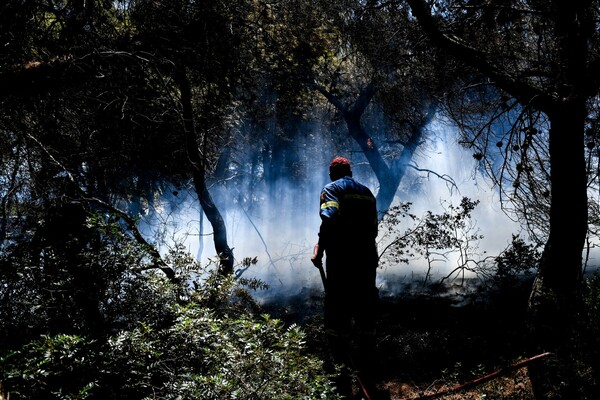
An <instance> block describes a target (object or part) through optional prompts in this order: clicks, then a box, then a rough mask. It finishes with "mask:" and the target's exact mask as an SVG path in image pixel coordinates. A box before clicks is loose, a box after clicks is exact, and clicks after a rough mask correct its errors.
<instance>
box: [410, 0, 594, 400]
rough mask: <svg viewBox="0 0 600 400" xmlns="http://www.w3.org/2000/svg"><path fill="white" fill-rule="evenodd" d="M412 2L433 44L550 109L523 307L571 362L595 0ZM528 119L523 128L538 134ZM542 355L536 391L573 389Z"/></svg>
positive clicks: (511, 95) (542, 343)
mask: <svg viewBox="0 0 600 400" xmlns="http://www.w3.org/2000/svg"><path fill="white" fill-rule="evenodd" d="M408 3H409V4H410V6H411V9H412V11H413V13H414V15H415V16H416V18H417V19H418V20H419V22H420V23H421V25H422V27H423V29H424V30H425V31H426V32H427V33H428V34H429V37H430V39H431V41H432V42H433V43H434V44H435V45H437V46H440V47H441V48H443V49H445V50H446V51H448V52H449V53H450V54H452V55H453V56H455V57H457V58H458V59H460V60H461V61H462V62H464V63H465V64H467V65H469V66H470V67H472V68H473V69H474V70H476V71H478V72H480V73H481V74H483V75H485V76H487V77H488V79H489V80H488V81H482V84H484V85H490V86H494V87H496V88H498V89H499V90H501V91H502V93H505V94H506V96H508V98H507V99H506V100H509V99H510V100H512V101H514V102H516V103H518V104H519V106H520V107H522V108H523V109H526V110H530V111H531V112H542V113H543V114H544V115H545V118H547V121H548V131H547V148H548V158H549V159H548V165H549V170H548V171H547V173H548V179H549V183H550V188H549V192H548V193H547V196H549V198H550V203H549V219H548V221H547V222H548V236H547V241H546V243H545V247H544V251H543V254H542V257H541V261H540V264H539V267H538V274H537V277H536V281H535V284H534V287H533V290H532V293H531V298H530V304H529V309H530V316H531V321H532V327H533V338H534V342H535V344H536V346H538V347H539V348H542V349H547V350H550V351H556V352H557V354H558V356H559V357H560V358H561V360H562V361H563V362H565V363H564V364H563V365H564V366H566V365H569V364H568V363H567V362H566V361H565V360H568V354H567V350H566V348H567V346H566V344H567V342H568V338H569V335H570V334H571V333H572V331H571V328H573V323H574V316H575V315H576V313H575V311H576V310H577V306H578V304H579V296H580V290H581V283H582V282H581V278H582V250H583V246H584V242H585V238H586V232H587V219H588V199H587V187H588V186H587V182H588V179H587V171H586V159H585V149H586V147H585V141H584V139H585V124H586V117H587V115H588V102H589V101H590V100H592V99H593V98H595V97H596V96H597V95H598V88H599V86H600V85H599V79H598V73H597V72H598V65H599V63H600V58H598V49H599V47H598V46H599V45H598V31H597V25H596V23H597V18H598V9H599V8H598V4H597V2H595V1H581V2H569V1H548V2H525V3H520V2H519V3H517V2H508V3H503V4H494V3H490V2H471V3H468V4H467V3H463V2H453V1H447V2H446V1H441V2H434V3H426V2H424V1H420V0H409V1H408ZM509 104H510V102H508V103H507V102H504V105H505V106H508V105H509ZM529 128H530V130H528V131H527V132H525V135H532V134H534V133H535V131H534V130H533V129H534V128H535V127H534V126H530V127H529ZM513 145H516V143H508V146H513ZM523 161H526V160H523ZM523 165H527V163H525V162H524V163H523ZM521 184H526V182H521ZM542 364H543V365H544V366H545V367H547V368H545V369H541V368H532V378H533V380H534V386H535V389H536V395H537V396H538V397H539V398H551V396H552V395H553V393H555V395H558V396H561V398H576V397H574V396H576V393H575V391H576V388H575V387H574V386H575V385H574V384H573V381H571V382H570V383H571V385H565V386H563V387H561V386H560V384H559V383H557V379H558V377H557V376H556V375H552V374H550V375H545V376H543V377H542V372H544V373H548V372H549V371H550V369H549V363H546V362H544V363H540V364H538V365H542ZM567 368H568V367H565V370H566V369H567ZM565 370H563V371H562V372H563V373H565V372H566V371H565ZM555 372H556V371H555ZM556 393H558V394H556Z"/></svg>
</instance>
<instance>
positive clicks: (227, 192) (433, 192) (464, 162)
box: [145, 123, 519, 296]
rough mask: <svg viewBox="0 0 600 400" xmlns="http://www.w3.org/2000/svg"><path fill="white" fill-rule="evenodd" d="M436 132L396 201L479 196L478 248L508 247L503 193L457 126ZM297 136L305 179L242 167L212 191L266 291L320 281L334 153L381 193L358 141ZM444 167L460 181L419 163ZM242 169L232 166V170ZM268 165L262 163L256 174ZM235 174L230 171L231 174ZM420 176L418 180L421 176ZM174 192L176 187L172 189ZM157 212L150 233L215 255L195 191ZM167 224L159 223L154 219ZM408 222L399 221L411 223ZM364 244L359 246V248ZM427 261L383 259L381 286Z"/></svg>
mask: <svg viewBox="0 0 600 400" xmlns="http://www.w3.org/2000/svg"><path fill="white" fill-rule="evenodd" d="M430 129H431V130H433V131H434V135H430V136H429V137H430V138H433V137H435V138H436V139H435V140H434V141H433V142H431V141H429V142H428V144H427V145H426V147H423V148H421V149H419V153H418V155H417V156H416V157H415V158H414V159H413V163H414V164H415V166H416V167H418V168H419V170H420V172H417V171H416V169H415V171H414V172H412V173H410V174H408V175H407V176H406V177H405V178H404V180H403V182H402V183H401V185H400V188H399V190H398V193H397V197H396V202H399V201H402V202H405V201H410V202H412V204H413V206H412V209H411V212H413V213H414V214H417V215H422V214H423V213H424V212H425V211H427V210H431V211H433V212H441V203H442V201H450V202H452V204H454V205H458V204H459V202H460V199H461V198H462V197H463V196H467V197H469V198H471V199H473V200H479V201H480V204H479V206H478V207H477V208H476V209H475V211H474V213H473V220H474V221H475V222H476V226H477V227H478V228H479V230H480V234H482V235H483V236H484V239H483V240H482V241H481V243H480V249H481V251H482V252H483V251H486V252H487V254H491V255H496V254H498V253H499V252H500V251H501V250H503V249H504V248H506V246H507V245H508V244H509V242H510V240H511V234H512V233H518V231H519V228H518V226H517V224H515V223H514V222H512V221H510V219H509V218H508V217H507V216H506V215H505V214H504V213H503V212H502V211H501V210H500V206H499V201H498V195H497V192H496V191H495V189H494V188H492V187H491V186H490V184H489V182H488V181H487V180H486V179H485V178H484V177H483V176H482V175H481V174H480V173H479V172H478V170H477V165H476V161H475V160H474V159H473V157H472V154H471V152H469V151H468V150H465V149H463V148H461V147H459V146H458V145H457V144H456V138H457V133H456V132H454V131H452V130H451V129H450V128H448V127H446V126H443V125H441V124H437V123H434V124H432V125H431V126H430ZM318 134H319V132H313V133H312V134H309V135H307V137H306V138H305V140H306V142H309V141H314V140H318ZM316 148H318V149H320V150H319V151H315V150H314V149H315V146H308V145H304V144H302V143H300V144H299V145H298V146H297V154H296V155H295V157H296V160H297V162H296V164H295V165H296V168H295V170H294V173H295V174H300V175H303V177H302V179H301V180H299V179H294V178H293V177H286V176H285V173H284V174H283V178H282V177H279V179H278V180H277V181H276V182H267V181H266V180H264V179H263V180H262V181H259V182H257V181H253V180H252V179H255V178H256V176H248V175H247V176H242V175H238V176H237V177H236V179H235V184H231V183H229V184H226V186H224V187H223V186H219V185H214V186H213V187H212V188H211V193H212V195H213V197H214V201H215V203H216V205H217V206H218V207H219V209H220V211H221V213H222V214H223V217H224V219H225V221H226V226H227V233H228V238H229V245H230V247H232V248H233V251H234V254H235V257H236V264H239V263H240V262H241V260H242V259H243V258H244V257H251V258H253V257H257V258H258V263H257V264H256V265H253V266H251V267H250V268H248V269H247V270H245V271H243V276H244V277H247V278H251V277H254V278H258V279H261V280H263V281H264V282H266V283H267V284H269V286H270V289H269V290H268V292H269V293H268V294H266V295H273V296H277V295H282V294H284V295H285V294H288V295H295V294H297V293H299V292H300V291H302V290H303V289H307V288H308V289H313V288H320V287H321V281H320V276H319V273H318V270H317V269H316V268H314V267H313V266H312V264H311V263H310V255H311V253H312V249H313V246H314V244H315V243H316V241H317V239H318V237H317V233H318V229H319V224H320V220H319V215H318V211H319V193H320V190H321V188H322V187H323V185H325V184H326V183H327V182H328V170H327V168H328V162H329V161H330V160H331V158H332V157H334V156H338V155H341V156H346V157H348V158H350V160H351V161H352V163H353V171H354V176H355V177H356V178H357V179H358V180H359V181H361V182H362V183H364V184H366V185H367V186H369V187H370V188H371V190H372V191H373V192H374V193H376V192H377V187H376V186H375V185H376V180H375V179H374V175H373V173H372V171H371V169H370V167H369V166H368V163H367V162H366V160H365V159H364V157H363V158H361V157H362V155H361V153H360V152H359V151H357V149H352V148H348V149H341V150H340V149H333V148H331V147H330V146H329V147H328V146H326V145H322V146H316ZM426 170H429V171H432V172H435V173H436V174H439V175H442V174H443V175H446V176H448V177H450V178H452V180H453V181H454V182H455V184H456V187H451V186H449V185H448V182H447V181H444V180H443V179H441V178H440V177H438V176H436V175H434V174H429V175H427V174H426V173H425V172H422V171H426ZM237 172H239V171H237V170H234V171H232V173H237ZM262 173H263V172H262V171H260V170H258V172H257V174H259V175H260V174H262ZM232 181H233V179H232ZM416 182H418V183H416ZM174 192H175V190H174ZM163 203H164V204H165V206H163V208H162V209H161V210H160V211H161V212H160V214H158V215H152V218H151V219H146V220H145V221H146V223H147V226H146V232H147V234H148V235H154V236H156V235H157V234H159V233H160V235H161V236H160V237H159V238H157V239H160V240H157V243H161V242H162V243H165V245H164V246H163V248H162V249H163V250H164V249H165V248H166V247H167V245H168V243H173V242H174V241H183V242H184V243H185V244H186V247H187V249H188V251H189V252H190V253H191V254H193V255H195V256H197V257H198V258H199V260H200V261H201V262H202V263H207V262H208V260H209V259H215V257H216V255H215V253H214V245H213V242H212V240H213V238H212V236H211V232H212V228H211V226H210V224H209V223H208V221H206V220H205V219H204V218H203V217H201V215H202V213H201V210H200V207H199V205H198V203H197V202H196V201H195V195H194V194H193V193H190V192H186V191H177V192H176V195H175V194H173V193H168V195H166V196H165V197H164V199H163ZM159 226H161V227H163V228H165V229H160V230H158V229H156V227H159ZM406 228H407V227H401V229H406ZM357 251H359V249H357ZM454 267H455V260H452V259H450V260H448V262H447V263H445V264H442V263H438V264H436V265H435V268H436V269H435V270H434V271H432V272H433V274H434V276H438V277H439V276H443V275H445V274H447V273H448V272H449V271H450V270H452V269H453V268H454ZM425 268H426V267H425V265H424V263H422V262H414V263H410V264H409V265H406V264H400V265H382V266H381V267H380V270H379V274H378V276H379V278H378V281H379V286H380V287H381V289H382V291H386V290H388V291H393V290H396V289H395V288H397V287H398V284H399V283H407V280H411V279H415V277H417V276H422V274H423V273H424V269H425Z"/></svg>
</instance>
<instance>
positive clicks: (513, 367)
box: [400, 352, 552, 400]
mask: <svg viewBox="0 0 600 400" xmlns="http://www.w3.org/2000/svg"><path fill="white" fill-rule="evenodd" d="M550 354H552V353H549V352H547V353H542V354H538V355H537V356H533V357H530V358H528V359H526V360H523V361H519V362H517V363H515V364H513V365H511V366H509V367H506V368H502V369H499V370H498V371H495V372H492V373H491V374H488V375H485V376H483V377H481V378H477V379H474V380H472V381H469V382H466V383H462V384H460V385H456V386H454V387H452V388H450V389H446V390H440V391H438V392H435V393H432V394H425V395H421V396H418V397H403V398H401V399H400V400H426V399H427V400H428V399H435V398H438V397H440V396H445V395H447V394H450V393H454V392H459V391H462V390H466V389H470V388H472V387H475V386H478V385H481V384H482V383H485V382H488V381H491V380H493V379H495V378H498V377H499V376H502V375H505V374H507V373H509V372H511V371H516V370H518V369H520V368H523V367H524V366H526V365H527V364H530V363H532V362H533V361H537V360H539V359H540V358H544V357H546V356H549V355H550Z"/></svg>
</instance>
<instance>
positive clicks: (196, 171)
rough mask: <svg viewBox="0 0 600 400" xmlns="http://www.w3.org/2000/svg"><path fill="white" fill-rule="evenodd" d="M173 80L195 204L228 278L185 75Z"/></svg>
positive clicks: (222, 232)
mask: <svg viewBox="0 0 600 400" xmlns="http://www.w3.org/2000/svg"><path fill="white" fill-rule="evenodd" d="M174 78H175V81H176V82H177V84H178V85H179V90H180V91H181V104H182V108H183V122H184V130H185V139H186V147H187V154H188V159H189V162H190V166H191V168H192V177H193V181H194V187H195V189H196V194H197V195H198V201H199V202H200V205H201V206H202V210H203V211H204V214H205V215H206V218H207V219H208V221H209V222H210V224H211V226H212V228H213V238H214V239H213V240H214V243H215V250H216V252H217V254H218V256H219V271H220V272H221V273H222V274H224V275H231V274H232V273H233V251H232V250H231V248H230V247H229V245H228V243H227V229H226V227H225V222H224V221H223V217H222V216H221V213H220V212H219V209H218V208H217V206H216V205H215V203H214V202H213V200H212V196H211V195H210V192H209V191H208V187H207V185H206V172H205V164H204V160H203V158H202V155H201V153H200V149H199V148H198V142H197V140H196V126H195V123H194V114H193V111H192V91H191V87H190V82H189V79H188V77H187V75H186V73H185V71H182V70H176V71H175V76H174Z"/></svg>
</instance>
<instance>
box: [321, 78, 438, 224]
mask: <svg viewBox="0 0 600 400" xmlns="http://www.w3.org/2000/svg"><path fill="white" fill-rule="evenodd" d="M317 90H318V91H319V92H320V93H321V94H322V95H323V96H325V97H326V98H327V100H328V101H329V102H330V103H331V104H333V105H334V106H335V107H336V108H337V109H338V110H339V111H340V112H341V113H342V114H343V116H344V121H345V122H346V126H347V127H348V134H349V135H350V137H351V138H352V139H354V141H355V142H356V143H357V144H358V145H359V147H360V148H361V150H362V151H363V153H364V155H365V157H366V158H367V161H368V162H369V165H370V166H371V169H372V170H373V173H374V174H375V176H376V177H377V181H378V182H379V191H378V192H377V198H376V199H377V214H378V218H379V219H380V220H381V219H382V218H383V216H384V215H385V213H386V212H387V211H388V209H389V207H390V206H391V204H392V202H393V201H394V197H395V195H396V192H397V191H398V186H399V185H400V181H401V180H402V177H403V176H404V175H405V173H406V169H407V168H408V163H409V161H410V160H411V159H412V157H413V155H414V153H415V151H416V149H417V146H418V145H419V144H420V142H421V138H422V137H423V132H424V129H425V126H426V125H427V123H429V122H430V121H431V118H432V116H433V108H431V109H429V110H428V112H427V113H426V115H425V117H424V118H423V120H422V122H421V123H419V124H414V125H413V126H412V129H411V136H410V138H409V139H408V142H407V143H404V148H403V149H402V153H401V156H400V158H399V160H397V162H392V163H391V166H390V165H388V164H387V163H386V161H385V159H384V158H383V155H382V154H381V152H380V151H379V148H378V146H377V143H375V142H374V141H373V140H372V139H371V138H370V136H369V134H368V133H367V132H366V131H365V129H364V128H363V126H362V123H361V118H362V116H363V114H364V112H365V110H366V108H367V106H368V105H369V103H370V102H371V99H372V98H373V96H374V95H375V93H376V91H377V89H376V87H375V85H374V84H369V85H368V86H367V87H365V88H364V89H363V90H362V91H361V93H360V94H359V96H358V98H357V99H356V101H355V102H354V104H352V105H351V106H346V105H344V104H342V102H341V101H340V100H339V99H338V98H337V97H336V96H334V95H333V94H332V93H330V92H328V91H327V90H326V89H325V88H323V87H317Z"/></svg>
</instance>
